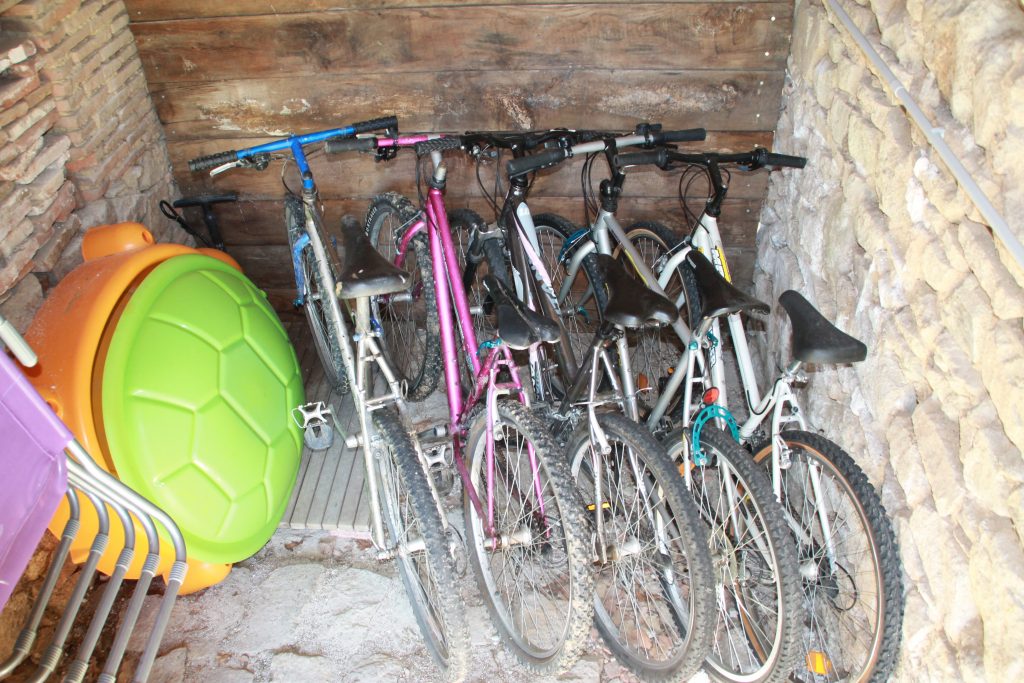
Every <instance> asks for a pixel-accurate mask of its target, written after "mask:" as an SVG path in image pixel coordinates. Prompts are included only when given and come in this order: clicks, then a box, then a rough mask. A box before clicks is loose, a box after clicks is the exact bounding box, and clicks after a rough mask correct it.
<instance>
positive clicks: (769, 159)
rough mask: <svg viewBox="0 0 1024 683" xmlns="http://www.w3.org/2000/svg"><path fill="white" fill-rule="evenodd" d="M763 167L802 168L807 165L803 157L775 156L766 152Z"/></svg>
mask: <svg viewBox="0 0 1024 683" xmlns="http://www.w3.org/2000/svg"><path fill="white" fill-rule="evenodd" d="M764 165H765V166H788V167H789V168H803V167H804V166H806V165H807V159H805V158H804V157H794V156H790V155H788V154H775V153H773V152H768V153H766V154H765V155H764Z"/></svg>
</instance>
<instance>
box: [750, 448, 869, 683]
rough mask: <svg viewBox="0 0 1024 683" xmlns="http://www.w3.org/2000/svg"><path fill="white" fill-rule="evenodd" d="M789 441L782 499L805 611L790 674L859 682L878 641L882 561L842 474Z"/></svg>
mask: <svg viewBox="0 0 1024 683" xmlns="http://www.w3.org/2000/svg"><path fill="white" fill-rule="evenodd" d="M788 445H789V446H790V449H791V450H790V466H789V467H788V468H786V469H784V470H782V480H781V485H782V486H781V492H782V501H783V507H784V509H785V511H786V513H787V521H788V522H789V526H790V529H791V530H794V535H795V536H796V538H797V546H798V557H799V562H800V573H801V577H802V579H803V580H802V582H801V584H802V588H803V598H804V604H805V607H806V610H805V613H806V615H807V619H806V622H805V628H804V631H803V633H802V645H803V652H804V653H805V658H804V660H805V661H804V662H802V663H801V666H800V669H799V670H798V672H797V673H798V675H799V677H801V678H804V679H806V680H813V681H839V680H860V679H862V678H864V677H865V676H866V675H867V674H868V673H870V671H871V670H873V668H874V664H875V662H876V661H877V658H878V653H879V651H880V649H881V645H882V631H883V629H882V625H883V610H882V600H883V588H882V587H881V585H880V582H881V576H882V569H881V559H880V558H879V556H878V553H877V551H876V548H875V544H874V543H873V534H872V531H871V528H870V526H869V525H868V524H867V522H866V521H865V516H864V513H863V510H862V508H861V507H860V506H859V505H858V504H857V502H856V497H855V495H854V493H853V491H852V490H851V489H850V487H849V486H848V484H847V483H846V482H845V480H844V479H843V478H842V476H841V474H840V473H839V472H838V471H837V470H836V469H835V468H834V467H833V466H832V465H831V463H829V462H828V460H827V459H825V458H823V457H821V456H820V455H819V454H817V453H816V452H815V451H814V450H813V449H809V448H806V447H804V446H803V445H802V444H797V443H791V444H788ZM770 454H771V450H770V448H769V449H765V450H764V451H762V452H761V453H759V454H758V456H757V460H758V461H759V462H762V461H763V462H770V458H769V456H770ZM766 458H767V460H766ZM812 467H816V468H817V469H818V472H819V473H820V474H819V481H820V486H821V489H822V497H823V499H824V501H825V502H826V504H827V506H828V512H827V513H826V519H827V520H828V523H829V526H830V527H831V533H830V535H829V538H830V539H831V541H832V545H833V548H834V551H833V552H832V553H831V554H832V559H831V560H830V559H829V554H830V553H829V550H828V545H827V544H826V543H824V539H825V534H824V532H823V525H822V523H821V518H820V516H819V514H818V512H817V510H816V508H815V504H814V501H813V499H811V497H810V496H809V495H808V494H809V493H810V492H811V491H812V490H813V489H812V484H811V479H810V477H811V471H812V469H811V468H812ZM795 529H799V530H800V532H795Z"/></svg>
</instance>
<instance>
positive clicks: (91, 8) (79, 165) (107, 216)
mask: <svg viewBox="0 0 1024 683" xmlns="http://www.w3.org/2000/svg"><path fill="white" fill-rule="evenodd" d="M175 196H177V190H176V187H175V185H174V182H173V180H172V178H171V175H170V162H169V160H168V157H167V149H166V145H165V143H164V138H163V132H162V129H161V127H160V124H159V121H158V120H157V117H156V113H155V111H154V109H153V104H152V101H151V100H150V97H149V94H148V91H147V88H146V81H145V77H144V76H143V73H142V64H141V62H140V60H139V57H138V52H137V50H136V48H135V42H134V40H133V38H132V34H131V32H130V31H129V30H128V14H127V11H126V9H125V6H124V3H123V2H122V0H113V1H111V0H26V1H25V2H11V1H10V0H7V1H6V2H5V1H4V0H0V313H2V314H3V315H4V316H5V317H7V318H9V319H11V320H12V321H14V323H15V324H16V325H17V326H18V327H19V328H20V329H24V328H25V327H26V326H27V325H28V323H29V322H30V321H31V319H32V316H33V314H34V313H35V311H36V310H37V309H38V307H39V305H40V304H41V303H42V300H43V297H44V296H45V292H46V290H47V289H48V288H49V287H51V286H52V285H53V284H55V283H56V282H57V281H58V280H59V279H60V278H61V277H63V275H64V274H66V273H67V272H68V271H69V270H70V269H71V268H73V267H74V266H75V265H77V264H78V263H79V262H80V261H81V255H80V250H79V244H80V240H81V233H82V231H83V230H84V229H87V228H90V227H93V226H95V225H102V224H104V223H110V222H116V221H124V220H136V221H140V222H142V223H144V224H146V225H147V226H148V227H149V228H150V230H152V231H153V232H154V234H155V235H156V236H157V239H158V240H162V241H167V240H177V241H180V239H181V237H182V235H181V233H180V231H177V232H176V231H174V230H172V229H171V227H170V225H169V222H168V221H167V219H165V218H164V217H163V216H162V215H161V214H160V212H159V209H158V208H157V202H158V201H159V200H160V199H162V198H168V199H171V198H173V197H175Z"/></svg>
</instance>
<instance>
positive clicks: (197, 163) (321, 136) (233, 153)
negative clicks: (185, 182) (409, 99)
mask: <svg viewBox="0 0 1024 683" xmlns="http://www.w3.org/2000/svg"><path fill="white" fill-rule="evenodd" d="M387 129H392V130H397V129H398V118H397V117H395V116H382V117H380V118H376V119H370V120H368V121H359V122H358V123H353V124H352V125H350V126H347V127H345V128H333V129H331V130H325V131H320V132H318V133H310V134H308V135H299V136H290V137H288V138H285V139H283V140H275V141H274V142H269V143H267V144H264V145H257V146H256V147H248V148H246V149H242V150H234V149H233V150H230V151H227V152H218V153H216V154H210V155H208V156H203V157H197V158H195V159H190V160H189V162H188V168H189V170H190V171H192V172H195V171H204V170H206V169H208V168H215V167H217V166H221V165H223V164H230V163H233V162H236V161H241V160H243V159H248V158H250V157H255V156H256V155H258V154H261V155H267V154H269V153H270V152H276V151H279V150H282V149H286V148H287V147H289V146H290V145H291V144H292V142H293V141H294V140H298V142H299V144H300V145H308V144H312V143H314V142H323V141H327V142H328V144H330V142H332V141H334V142H337V141H340V140H339V139H346V138H351V137H352V136H353V135H357V134H359V133H368V132H371V131H375V130H387Z"/></svg>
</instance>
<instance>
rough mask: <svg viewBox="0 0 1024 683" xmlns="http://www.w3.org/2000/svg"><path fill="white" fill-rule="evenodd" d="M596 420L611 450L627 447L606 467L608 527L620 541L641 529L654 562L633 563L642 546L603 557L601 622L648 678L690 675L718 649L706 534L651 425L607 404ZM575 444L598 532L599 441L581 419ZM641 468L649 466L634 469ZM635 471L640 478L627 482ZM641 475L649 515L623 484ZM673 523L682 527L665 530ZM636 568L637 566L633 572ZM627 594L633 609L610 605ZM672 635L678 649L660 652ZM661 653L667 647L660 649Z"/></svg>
mask: <svg viewBox="0 0 1024 683" xmlns="http://www.w3.org/2000/svg"><path fill="white" fill-rule="evenodd" d="M597 419H598V422H599V424H600V426H601V428H602V429H603V430H604V432H605V435H606V436H607V437H608V440H609V445H611V444H615V446H613V453H617V454H618V456H619V459H618V460H616V459H615V457H616V456H612V458H611V459H609V458H608V457H607V456H603V457H605V460H606V461H607V462H605V463H604V464H605V465H606V466H605V467H604V468H603V470H602V471H603V473H604V474H610V475H612V477H613V478H614V480H612V479H609V480H608V481H606V485H607V489H608V491H609V493H610V494H612V495H609V500H607V501H606V502H607V504H608V507H607V510H608V512H607V513H604V512H602V516H603V518H604V517H605V516H607V517H609V518H608V519H607V520H606V521H605V526H606V528H609V527H610V528H612V529H613V533H614V534H615V539H614V540H615V547H616V549H617V548H620V547H622V548H627V547H628V544H629V543H630V541H631V540H633V539H634V538H635V540H637V541H639V542H643V543H646V544H647V546H648V547H649V551H650V557H646V558H644V559H646V560H647V561H648V562H647V564H646V565H645V566H642V567H641V562H640V561H636V562H634V563H633V564H632V567H629V566H628V565H629V564H630V560H632V559H633V558H637V557H641V556H642V555H644V553H643V551H642V550H638V551H637V552H636V553H635V554H632V555H628V556H627V557H626V558H625V559H624V561H621V562H615V563H610V564H607V565H604V566H603V567H601V568H600V569H599V570H598V573H597V579H596V583H597V589H596V592H595V617H594V618H595V622H596V625H597V630H598V631H599V632H600V633H601V636H602V637H603V638H604V641H605V643H606V644H607V645H608V647H609V649H611V651H612V652H613V653H614V654H615V657H616V659H618V660H619V662H620V663H621V664H622V665H624V666H625V667H627V668H629V669H630V670H632V671H633V672H634V673H636V674H637V675H639V676H640V677H641V678H642V679H643V680H647V681H679V680H688V679H689V678H690V677H691V676H693V675H694V674H695V673H697V671H698V670H699V669H700V667H701V665H702V664H703V662H704V660H705V658H706V657H707V655H708V652H709V651H710V648H711V628H710V627H711V619H710V615H711V614H713V613H714V592H713V585H714V582H713V580H712V577H713V570H712V566H711V560H710V557H709V555H708V539H707V535H706V533H705V532H704V528H703V524H702V523H701V520H700V517H699V515H698V512H697V508H696V506H695V505H694V503H693V499H692V498H691V497H690V495H689V494H688V493H687V491H686V488H685V486H684V485H683V481H682V480H681V479H680V478H679V473H678V472H677V471H676V469H675V468H674V467H673V466H672V463H671V461H670V460H669V459H668V457H667V456H666V454H665V449H664V448H663V447H662V446H661V445H660V444H659V443H658V442H657V441H656V440H655V439H654V437H653V436H652V435H651V433H650V432H649V431H647V429H646V428H645V427H644V426H643V425H640V424H638V423H636V422H632V421H631V420H629V419H627V418H626V417H624V416H623V415H619V414H614V413H603V414H600V415H599V416H598V417H597ZM619 446H621V447H622V448H621V450H620V449H619ZM567 453H568V458H569V462H570V463H572V471H573V474H574V476H575V477H576V482H577V490H579V491H580V492H581V495H584V496H586V494H587V493H589V497H584V501H587V500H589V501H592V502H590V503H589V504H588V505H587V509H588V510H589V511H590V514H589V515H588V520H589V521H590V527H591V529H592V530H594V533H596V528H595V521H594V517H595V516H596V514H597V505H596V503H595V502H593V501H594V475H593V465H592V464H591V463H592V460H591V459H592V457H593V453H594V450H593V442H592V440H591V435H590V430H589V425H588V424H586V423H585V424H583V425H582V426H580V427H579V428H577V430H576V432H575V433H574V434H573V436H572V438H571V439H570V442H569V449H568V451H567ZM630 456H632V457H630ZM627 465H628V466H627ZM637 472H643V473H644V474H642V475H641V476H636V474H637ZM588 473H589V480H588V478H587V475H588ZM630 476H632V481H628V479H629V477H630ZM602 479H604V476H602ZM641 481H642V482H647V483H648V484H650V488H649V491H650V493H649V494H648V495H647V496H642V495H641V496H640V499H641V502H646V504H647V505H649V506H650V507H649V509H650V510H652V512H651V513H649V514H643V512H644V511H643V509H642V507H641V506H640V505H639V503H638V502H637V501H635V500H634V501H633V502H632V503H629V502H627V501H625V500H624V499H623V497H622V495H621V492H622V491H624V490H628V489H633V490H636V489H639V488H640V487H639V486H638V482H641ZM638 493H639V492H638ZM603 508H604V505H602V509H603ZM634 511H635V512H640V513H641V514H638V515H637V518H636V522H635V524H634V523H633V522H628V521H627V522H626V523H625V524H623V523H622V522H621V521H620V520H624V519H627V518H628V517H629V513H630V512H634ZM652 519H653V521H652ZM659 526H660V527H661V529H660V530H659ZM641 527H643V529H642V531H643V532H644V533H643V536H641ZM668 530H674V533H672V532H670V533H665V532H667V531H668ZM659 546H660V547H659ZM665 549H668V550H669V552H665ZM637 569H640V570H641V572H637V571H636V570H637ZM630 570H632V571H633V573H632V575H630V576H628V577H627V572H629V571H630ZM666 575H667V576H666ZM652 579H653V580H652ZM620 582H621V584H623V585H624V586H629V587H631V588H632V589H633V590H629V589H627V590H626V591H625V592H626V593H627V595H625V596H623V595H622V592H621V591H620V590H619V589H620V588H621V587H622V586H620ZM652 583H653V584H654V586H653V587H652V585H651V584H652ZM641 591H642V592H641ZM684 596H685V597H684ZM623 597H624V598H626V599H627V600H628V604H627V605H626V606H625V608H624V607H623V605H622V604H621V603H619V604H614V605H612V604H611V603H613V602H614V601H615V600H616V598H623ZM646 608H650V611H649V612H647V613H645V614H644V615H640V614H639V613H638V610H640V609H646ZM624 611H627V612H629V611H631V612H632V616H633V618H634V622H633V623H631V624H628V623H626V619H625V618H624V614H623V613H624ZM628 616H629V615H628V614H625V617H628ZM641 616H642V617H643V620H642V621H641ZM658 627H660V629H659V628H658ZM666 643H667V644H668V647H669V648H670V649H669V650H668V651H667V652H665V651H663V652H662V653H658V652H656V651H655V647H654V646H655V645H662V646H664V644H666ZM659 654H664V655H665V656H657V655H659Z"/></svg>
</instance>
